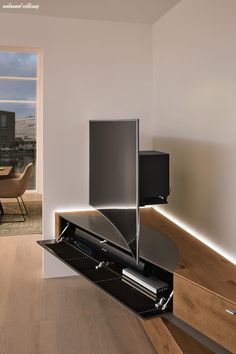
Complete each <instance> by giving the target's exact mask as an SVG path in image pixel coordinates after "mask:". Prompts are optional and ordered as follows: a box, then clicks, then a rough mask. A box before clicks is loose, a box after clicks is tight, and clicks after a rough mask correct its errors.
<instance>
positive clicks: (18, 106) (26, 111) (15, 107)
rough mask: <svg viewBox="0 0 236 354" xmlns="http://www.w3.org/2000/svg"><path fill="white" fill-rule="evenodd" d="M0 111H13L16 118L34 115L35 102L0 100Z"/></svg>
mask: <svg viewBox="0 0 236 354" xmlns="http://www.w3.org/2000/svg"><path fill="white" fill-rule="evenodd" d="M0 111H10V112H15V115H16V118H25V117H34V118H35V116H36V104H34V103H4V102H0Z"/></svg>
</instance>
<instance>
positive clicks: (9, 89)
mask: <svg viewBox="0 0 236 354" xmlns="http://www.w3.org/2000/svg"><path fill="white" fill-rule="evenodd" d="M36 84H37V83H36V81H34V80H32V81H31V80H30V81H28V80H27V81H25V80H0V100H29V101H35V100H36Z"/></svg>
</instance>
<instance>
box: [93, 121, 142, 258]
mask: <svg viewBox="0 0 236 354" xmlns="http://www.w3.org/2000/svg"><path fill="white" fill-rule="evenodd" d="M89 147H90V149H89V155H90V158H89V204H90V205H91V206H93V207H94V208H95V209H97V210H98V211H99V212H100V213H102V214H103V215H104V216H105V217H106V218H107V219H108V220H109V221H110V222H111V223H112V224H113V226H114V227H115V228H116V229H117V231H118V232H119V234H120V237H123V239H124V240H125V242H126V243H127V245H128V247H129V249H130V251H131V253H132V255H133V256H134V257H135V259H136V262H137V263H138V261H139V233H140V217H139V180H138V179H139V172H138V171H139V120H138V119H129V120H94V121H90V122H89Z"/></svg>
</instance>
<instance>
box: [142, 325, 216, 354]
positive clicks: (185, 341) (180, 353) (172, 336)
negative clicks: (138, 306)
mask: <svg viewBox="0 0 236 354" xmlns="http://www.w3.org/2000/svg"><path fill="white" fill-rule="evenodd" d="M141 322H142V326H143V327H144V329H145V331H146V333H147V334H148V336H149V338H150V339H151V341H152V344H153V345H154V348H155V349H156V350H157V352H158V353H159V354H173V353H175V354H189V353H191V354H213V352H212V351H211V350H209V349H208V348H206V347H205V346H204V345H202V344H201V343H199V342H198V341H197V340H196V339H195V338H193V337H192V336H190V335H189V334H187V333H185V332H184V331H182V330H181V329H180V328H178V327H177V326H176V325H174V324H173V323H171V322H170V321H168V320H166V319H164V318H163V319H161V318H156V319H153V320H149V321H141Z"/></svg>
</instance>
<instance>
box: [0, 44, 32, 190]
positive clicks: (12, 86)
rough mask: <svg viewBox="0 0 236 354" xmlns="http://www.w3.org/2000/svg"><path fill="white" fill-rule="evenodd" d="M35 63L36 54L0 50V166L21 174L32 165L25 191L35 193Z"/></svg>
mask: <svg viewBox="0 0 236 354" xmlns="http://www.w3.org/2000/svg"><path fill="white" fill-rule="evenodd" d="M38 62H39V54H38V53H37V52H35V51H32V52H31V51H30V50H29V51H28V50H27V51H21V50H19V51H17V50H12V51H11V50H7V51H3V50H1V49H0V165H12V166H14V168H15V171H16V172H22V170H23V169H24V167H25V166H26V165H27V164H28V163H29V162H32V163H33V165H34V169H33V170H34V173H33V176H32V177H31V180H30V184H29V186H28V189H36V165H37V163H36V158H37V151H36V150H37V111H38V110H37V105H38V98H37V97H38V82H39V74H38ZM1 130H2V131H1ZM3 130H4V132H3ZM1 133H2V134H1ZM6 148H7V149H6Z"/></svg>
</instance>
